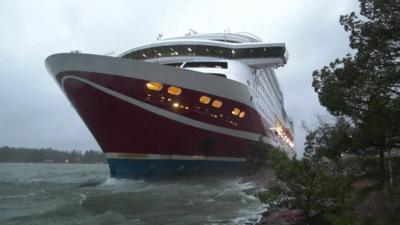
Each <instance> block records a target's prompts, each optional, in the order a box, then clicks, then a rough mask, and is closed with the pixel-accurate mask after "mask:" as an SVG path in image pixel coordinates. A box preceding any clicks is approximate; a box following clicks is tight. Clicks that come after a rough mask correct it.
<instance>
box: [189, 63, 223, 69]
mask: <svg viewBox="0 0 400 225" xmlns="http://www.w3.org/2000/svg"><path fill="white" fill-rule="evenodd" d="M183 67H185V68H187V67H191V68H194V67H206V68H222V69H226V68H228V63H226V62H187V63H185V65H184V66H183Z"/></svg>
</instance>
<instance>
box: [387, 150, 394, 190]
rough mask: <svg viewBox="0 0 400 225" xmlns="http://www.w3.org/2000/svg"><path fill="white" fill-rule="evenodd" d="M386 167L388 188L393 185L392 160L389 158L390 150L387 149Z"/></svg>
mask: <svg viewBox="0 0 400 225" xmlns="http://www.w3.org/2000/svg"><path fill="white" fill-rule="evenodd" d="M387 158H388V169H389V188H390V189H391V188H392V187H393V173H392V160H391V159H390V158H391V157H390V150H389V151H388V156H387Z"/></svg>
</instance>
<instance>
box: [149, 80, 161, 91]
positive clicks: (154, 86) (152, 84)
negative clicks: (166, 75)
mask: <svg viewBox="0 0 400 225" xmlns="http://www.w3.org/2000/svg"><path fill="white" fill-rule="evenodd" d="M146 87H147V88H148V89H150V90H153V91H160V90H161V89H162V88H163V85H162V83H159V82H154V81H151V82H148V83H147V84H146Z"/></svg>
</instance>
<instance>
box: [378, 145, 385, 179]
mask: <svg viewBox="0 0 400 225" xmlns="http://www.w3.org/2000/svg"><path fill="white" fill-rule="evenodd" d="M379 163H380V166H381V171H382V173H383V174H384V175H385V151H384V150H383V149H379Z"/></svg>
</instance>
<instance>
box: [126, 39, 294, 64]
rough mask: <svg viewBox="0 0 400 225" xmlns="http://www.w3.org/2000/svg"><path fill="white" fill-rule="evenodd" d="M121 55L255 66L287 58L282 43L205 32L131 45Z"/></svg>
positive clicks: (149, 59)
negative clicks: (233, 62) (225, 60)
mask: <svg viewBox="0 0 400 225" xmlns="http://www.w3.org/2000/svg"><path fill="white" fill-rule="evenodd" d="M120 57H122V58H129V59H133V60H144V61H148V62H156V63H168V62H174V61H175V62H177V61H181V62H183V61H194V60H212V59H230V60H238V61H241V62H242V63H245V64H247V65H248V66H250V67H253V68H256V69H257V68H266V67H279V66H283V65H285V64H286V62H287V58H288V57H287V52H286V47H285V44H284V43H275V44H270V43H263V42H261V40H260V39H259V38H257V37H254V36H250V35H248V34H246V35H245V34H206V35H190V36H184V37H178V38H172V39H165V40H160V41H158V42H155V43H152V44H147V45H143V46H140V47H137V48H134V49H131V50H129V51H127V52H124V53H122V54H121V55H120Z"/></svg>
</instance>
